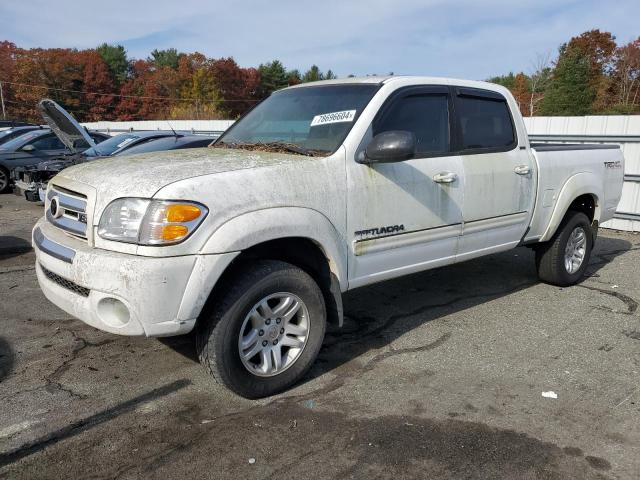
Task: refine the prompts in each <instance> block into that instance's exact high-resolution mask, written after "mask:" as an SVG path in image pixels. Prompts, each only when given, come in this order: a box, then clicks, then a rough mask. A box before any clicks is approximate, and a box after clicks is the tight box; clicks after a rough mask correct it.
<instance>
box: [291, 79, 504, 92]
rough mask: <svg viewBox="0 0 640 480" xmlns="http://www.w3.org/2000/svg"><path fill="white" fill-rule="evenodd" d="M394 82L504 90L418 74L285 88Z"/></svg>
mask: <svg viewBox="0 0 640 480" xmlns="http://www.w3.org/2000/svg"><path fill="white" fill-rule="evenodd" d="M393 83H401V84H403V85H412V84H415V85H429V84H433V85H457V86H464V87H471V88H474V87H475V88H482V89H486V90H493V91H501V92H502V91H504V87H502V86H501V85H497V84H495V83H490V82H481V81H477V80H463V79H458V78H448V77H428V76H418V75H381V76H367V77H347V78H338V79H335V80H320V81H317V82H307V83H300V84H298V85H293V86H291V87H287V88H285V89H284V90H288V89H292V88H305V87H315V86H320V85H353V84H369V85H370V84H377V85H387V84H393Z"/></svg>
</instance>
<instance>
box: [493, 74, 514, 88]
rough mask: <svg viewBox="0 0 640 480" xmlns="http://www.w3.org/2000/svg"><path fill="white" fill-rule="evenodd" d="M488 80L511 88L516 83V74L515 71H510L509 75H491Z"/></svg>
mask: <svg viewBox="0 0 640 480" xmlns="http://www.w3.org/2000/svg"><path fill="white" fill-rule="evenodd" d="M487 82H491V83H497V84H498V85H502V86H503V87H506V88H508V89H509V90H511V89H512V88H513V86H514V85H515V83H516V76H515V75H514V74H513V72H509V74H508V75H498V76H497V77H491V78H490V79H488V80H487Z"/></svg>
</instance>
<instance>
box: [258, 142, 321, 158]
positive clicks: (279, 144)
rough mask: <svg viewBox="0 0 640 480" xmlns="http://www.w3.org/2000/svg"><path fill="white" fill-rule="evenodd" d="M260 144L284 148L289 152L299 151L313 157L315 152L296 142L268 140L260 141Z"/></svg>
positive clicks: (298, 152) (299, 153) (300, 153)
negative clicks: (265, 141)
mask: <svg viewBox="0 0 640 480" xmlns="http://www.w3.org/2000/svg"><path fill="white" fill-rule="evenodd" d="M258 145H264V146H265V147H267V148H269V147H273V148H282V149H283V150H286V151H287V152H291V153H297V154H298V155H306V156H307V157H313V156H314V154H313V152H312V151H311V150H308V149H306V148H304V147H301V146H300V145H298V144H296V143H287V142H267V143H259V144H258Z"/></svg>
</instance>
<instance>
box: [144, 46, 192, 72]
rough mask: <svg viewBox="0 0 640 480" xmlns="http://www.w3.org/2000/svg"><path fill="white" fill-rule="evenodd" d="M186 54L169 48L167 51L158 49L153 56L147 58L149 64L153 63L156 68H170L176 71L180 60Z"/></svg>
mask: <svg viewBox="0 0 640 480" xmlns="http://www.w3.org/2000/svg"><path fill="white" fill-rule="evenodd" d="M183 55H184V53H180V52H178V50H176V49H175V48H168V49H166V50H158V49H157V48H156V49H155V50H154V51H153V52H151V56H150V57H149V58H147V61H148V62H151V63H153V64H154V65H155V66H156V67H159V68H161V67H169V68H172V69H174V70H176V69H177V68H178V63H179V62H180V58H181V57H182V56H183Z"/></svg>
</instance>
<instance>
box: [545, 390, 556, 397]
mask: <svg viewBox="0 0 640 480" xmlns="http://www.w3.org/2000/svg"><path fill="white" fill-rule="evenodd" d="M542 396H543V397H545V398H558V394H557V393H556V392H553V391H548V392H542Z"/></svg>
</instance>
